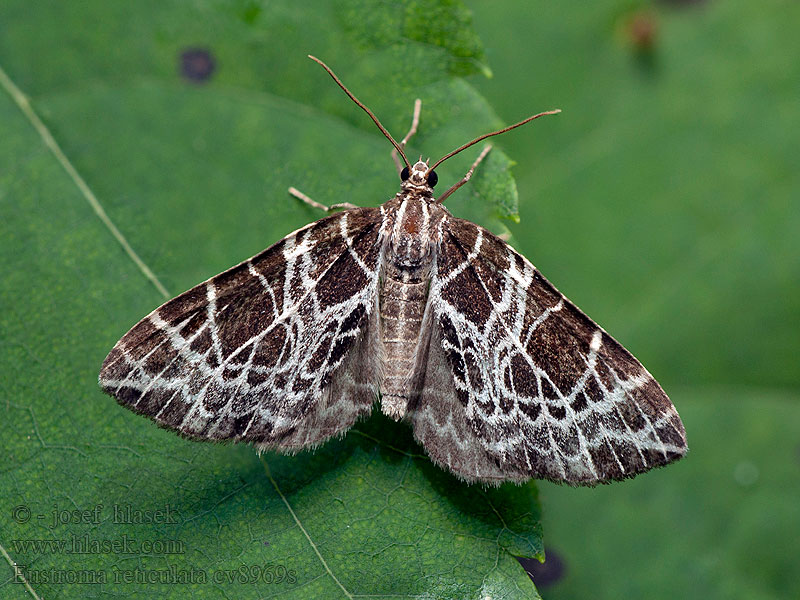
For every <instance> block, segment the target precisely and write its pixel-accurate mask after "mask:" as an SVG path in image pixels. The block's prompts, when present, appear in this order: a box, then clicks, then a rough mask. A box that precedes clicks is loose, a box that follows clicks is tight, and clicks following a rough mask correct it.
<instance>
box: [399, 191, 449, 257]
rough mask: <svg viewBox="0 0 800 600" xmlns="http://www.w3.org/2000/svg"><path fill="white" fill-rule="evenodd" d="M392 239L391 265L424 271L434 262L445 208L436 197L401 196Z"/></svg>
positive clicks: (401, 194)
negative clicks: (433, 258) (425, 267)
mask: <svg viewBox="0 0 800 600" xmlns="http://www.w3.org/2000/svg"><path fill="white" fill-rule="evenodd" d="M396 200H397V201H398V205H397V209H396V211H395V213H394V220H393V223H392V230H391V236H390V240H389V255H388V256H387V259H388V262H389V263H391V264H393V265H395V266H397V267H398V268H400V269H409V270H414V269H418V268H423V267H424V266H425V265H427V264H429V263H430V261H431V256H432V250H433V246H434V245H435V244H436V242H437V236H438V231H439V224H440V222H441V220H442V217H443V216H444V214H445V211H444V208H443V207H441V206H440V205H438V204H436V202H435V201H434V200H433V198H432V197H430V196H429V197H417V196H413V195H409V194H405V193H403V192H401V193H400V194H398V195H397V198H396Z"/></svg>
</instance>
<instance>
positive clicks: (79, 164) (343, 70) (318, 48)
mask: <svg viewBox="0 0 800 600" xmlns="http://www.w3.org/2000/svg"><path fill="white" fill-rule="evenodd" d="M400 8H402V10H401V9H399V8H398V7H397V6H390V5H386V4H385V3H382V2H315V3H314V4H313V6H307V7H306V6H302V5H298V4H297V3H290V2H270V3H261V2H255V1H251V0H248V1H240V2H232V3H231V2H218V1H213V0H207V1H204V2H197V3H191V4H189V3H186V2H178V1H174V2H156V1H150V2H136V3H109V2H103V1H95V2H82V3H79V4H74V3H73V4H69V5H66V4H63V3H50V4H45V3H40V4H37V5H35V7H34V6H32V5H31V4H30V3H29V2H25V1H22V0H13V1H12V0H10V1H8V2H4V3H3V5H2V7H0V28H2V29H1V30H0V67H2V69H3V71H4V72H5V73H6V74H7V76H8V77H7V79H3V82H2V87H3V88H4V91H3V92H0V122H1V123H2V124H3V125H2V137H1V138H0V165H2V167H1V168H0V205H1V206H2V220H1V221H0V248H2V254H3V257H4V262H5V269H4V271H3V280H2V283H0V305H2V307H3V311H0V339H2V344H0V369H2V376H1V377H0V394H2V396H1V397H0V401H2V406H3V408H4V418H5V421H6V423H5V426H4V427H3V429H2V433H0V440H1V445H2V448H3V449H4V450H5V453H6V454H5V458H6V460H5V462H4V466H3V467H2V468H0V512H2V514H3V518H2V521H0V522H2V529H1V530H0V547H2V551H0V553H2V554H3V555H4V557H5V560H6V561H7V562H8V563H9V566H8V567H7V570H6V576H5V578H3V579H2V580H0V588H2V593H0V595H3V596H4V597H5V596H9V597H26V594H29V595H30V596H33V597H36V596H38V597H43V598H51V597H59V598H94V597H101V596H102V597H105V596H108V595H114V596H115V597H124V598H152V597H164V598H184V597H187V596H191V597H197V598H230V597H236V598H264V597H272V596H275V595H279V594H280V595H282V597H291V598H327V597H331V598H343V597H352V596H357V595H387V596H392V597H411V596H414V597H429V598H484V597H487V596H490V597H493V598H530V597H536V592H535V589H534V588H533V586H532V584H531V582H530V580H529V579H528V577H527V576H526V574H525V573H524V571H523V570H522V568H521V567H520V566H519V564H518V562H517V561H516V559H515V558H514V557H515V556H539V557H541V556H542V546H541V532H540V528H539V521H538V517H539V507H538V501H537V498H536V488H535V486H534V485H533V484H530V485H526V486H522V487H517V486H504V487H501V488H499V489H492V490H488V491H487V490H484V489H482V488H481V487H479V486H466V485H463V484H461V483H459V482H458V481H456V480H455V479H454V478H453V477H451V476H450V475H448V474H446V473H445V472H443V471H441V470H440V469H438V468H436V467H434V466H432V465H431V463H430V462H429V461H428V459H427V458H425V457H424V456H422V451H421V449H420V448H419V447H418V446H417V445H416V444H415V443H414V442H413V440H412V439H411V436H410V432H409V430H408V427H407V426H405V425H398V424H395V423H393V422H389V421H387V420H386V419H384V418H382V417H381V416H380V415H376V416H374V417H373V418H372V419H371V420H369V421H366V422H365V423H362V424H361V425H359V426H358V431H355V432H353V433H351V434H350V435H348V436H347V437H346V438H344V439H343V440H336V441H333V442H331V443H329V444H327V445H325V446H324V447H323V448H322V449H320V450H318V451H317V452H315V453H301V454H299V455H297V456H293V457H280V456H276V455H273V454H267V455H264V456H262V457H260V458H259V457H257V456H256V454H255V453H254V451H253V450H252V449H251V448H248V447H244V446H215V445H208V444H200V443H195V442H190V441H186V440H182V439H180V438H179V437H177V436H175V435H174V434H172V433H169V432H166V431H163V430H160V429H158V428H157V427H155V426H154V425H153V424H152V423H151V422H149V421H148V420H146V419H142V418H140V417H137V416H135V415H133V414H132V413H130V412H128V411H126V410H123V409H122V408H120V407H119V406H117V405H116V404H115V403H114V402H113V400H111V399H110V398H108V397H106V396H104V395H103V394H102V393H101V392H100V390H99V389H98V386H97V372H98V369H99V365H100V363H101V361H102V359H103V357H104V356H105V354H106V352H107V351H108V350H109V349H110V348H111V347H112V346H113V344H114V342H115V341H116V340H117V339H118V338H119V337H120V336H121V335H122V334H123V333H124V332H125V331H126V330H127V329H128V328H129V327H130V326H131V325H132V324H134V323H135V322H136V321H137V320H138V319H139V318H140V317H141V316H143V315H144V314H146V313H147V312H149V311H150V310H151V309H153V308H154V307H156V306H157V305H158V304H160V303H161V302H162V301H163V300H164V296H163V295H162V294H160V293H159V291H158V289H157V286H156V285H153V281H151V280H150V279H148V277H147V276H146V274H145V273H144V272H143V269H142V267H141V265H137V263H136V262H135V261H134V260H133V255H134V252H135V254H136V256H138V257H139V258H140V260H141V264H142V265H146V266H147V267H148V268H149V269H151V270H152V272H153V273H154V274H155V277H157V279H158V281H159V282H161V283H162V284H163V286H164V287H165V288H166V289H167V290H169V292H170V293H177V292H180V291H182V290H184V289H187V288H188V287H190V286H191V285H193V284H195V283H196V282H198V281H200V280H202V279H204V278H206V277H208V276H210V275H213V274H215V273H216V272H219V271H221V270H223V269H225V268H227V267H228V266H231V265H233V264H235V263H237V262H239V261H241V260H242V259H244V258H246V257H248V256H251V255H253V254H255V253H256V252H258V251H260V250H261V249H263V248H264V247H266V246H268V245H269V244H271V243H273V242H275V241H277V240H278V239H280V238H281V237H282V236H283V235H285V234H286V233H288V232H289V231H292V230H293V229H296V228H297V227H300V226H302V225H304V224H305V223H307V222H309V221H310V220H314V219H316V218H319V217H320V216H321V215H320V214H318V213H316V212H315V211H313V210H311V209H310V208H309V207H307V206H305V205H302V204H300V203H298V202H297V201H295V200H293V199H292V198H291V197H289V196H288V194H287V193H286V190H287V188H288V187H289V186H290V185H294V186H296V187H298V188H301V189H302V190H303V191H305V192H306V193H308V194H309V195H311V196H312V197H314V198H315V199H317V200H319V201H321V202H324V203H333V202H340V201H351V202H354V203H357V204H363V205H376V204H379V203H381V202H383V201H385V200H386V199H388V198H390V197H391V196H392V195H393V194H394V193H396V191H397V189H398V186H397V183H398V179H397V175H396V173H395V171H394V166H393V165H392V162H391V160H390V158H389V150H390V145H389V144H388V142H387V141H386V140H385V139H384V138H383V137H382V136H381V135H380V133H379V132H377V131H376V129H375V128H374V126H373V125H372V123H371V122H370V121H369V119H368V118H367V117H366V115H364V114H363V113H362V112H361V111H360V110H359V109H358V108H357V107H355V106H354V105H352V103H350V102H349V100H348V99H347V98H346V97H345V96H344V95H343V94H342V93H341V90H339V89H338V88H337V87H336V86H335V85H334V84H333V83H332V82H331V81H330V79H329V78H328V76H327V75H326V74H325V73H324V71H322V70H321V69H320V68H319V67H318V66H317V65H315V64H314V63H313V62H311V61H309V60H308V59H307V58H306V57H305V55H306V54H307V53H313V54H315V55H317V56H319V57H321V58H323V59H324V60H326V62H328V63H329V64H330V65H331V66H332V67H334V68H335V69H336V70H337V71H338V73H339V75H340V76H341V77H342V78H343V79H344V81H345V82H346V83H347V84H348V86H350V87H351V89H352V90H353V91H354V92H355V93H356V94H357V95H358V96H359V97H360V98H361V99H362V100H363V101H365V102H366V103H367V104H368V105H370V106H371V107H372V108H373V110H374V111H375V113H376V114H378V115H380V116H381V118H382V119H383V121H384V124H385V125H386V126H387V127H388V128H389V129H390V131H392V132H393V133H394V134H395V135H396V136H397V137H401V136H402V135H403V134H404V133H405V130H406V129H407V128H408V125H409V122H410V117H411V108H412V105H413V100H414V98H416V97H421V98H422V100H423V115H422V122H421V124H420V132H419V135H418V136H417V137H416V138H414V140H413V144H412V147H411V154H412V156H413V155H414V152H415V151H418V150H417V149H418V148H420V149H421V148H426V152H431V153H435V154H433V155H432V156H433V157H434V158H436V157H437V156H438V155H441V154H444V153H445V152H447V151H449V150H451V149H452V148H453V147H455V146H456V145H458V144H460V143H463V142H464V141H466V140H468V139H470V138H471V137H473V136H475V135H477V134H479V133H482V132H485V131H487V130H489V129H490V128H492V127H495V126H497V125H499V124H500V123H499V121H498V120H497V118H496V117H495V116H494V115H493V113H492V111H491V109H490V108H489V107H488V105H487V103H486V102H485V101H484V100H483V99H482V97H481V96H480V95H479V94H477V93H476V92H475V91H474V89H473V88H472V87H471V86H470V85H469V84H467V83H466V82H465V81H464V80H463V79H460V78H459V76H461V75H464V74H468V73H477V72H479V71H485V70H486V67H485V65H484V59H483V54H482V51H481V49H480V43H479V42H478V40H477V38H476V36H475V34H474V33H473V32H472V30H471V28H470V25H469V18H468V14H467V13H466V12H465V10H464V9H463V7H462V6H461V5H460V4H459V3H455V2H433V1H427V2H417V3H410V2H409V3H406V4H405V5H404V6H403V7H400ZM431 15H433V16H435V17H436V18H435V19H432V20H428V21H426V22H425V23H424V27H423V28H422V29H416V25H415V24H416V23H417V22H418V20H419V19H422V18H423V17H425V16H431ZM367 23H369V24H371V25H369V26H367V25H366V24H367ZM381 24H391V27H388V26H387V27H385V28H383V29H381V27H379V26H380V25H381ZM415 31H416V32H417V35H411V33H413V32H415ZM187 48H205V49H207V50H208V51H209V52H210V53H211V54H212V56H213V60H214V64H215V70H214V72H213V74H212V77H211V79H210V81H208V82H207V83H205V84H199V83H189V82H186V81H185V80H183V79H182V78H181V75H180V72H179V64H180V61H179V57H180V54H181V52H182V51H183V50H185V49H187ZM17 88H18V89H19V90H21V92H18V91H17ZM23 94H24V95H23ZM25 95H26V96H25ZM28 102H30V104H28ZM39 118H40V119H41V122H40V121H38V119H39ZM51 135H52V139H51V138H50V136H51ZM56 145H57V146H56ZM478 151H479V149H478V148H476V149H475V152H474V153H469V152H466V153H464V155H461V156H459V157H457V158H454V159H453V160H452V161H448V163H447V164H445V165H444V166H443V168H442V169H441V170H440V172H439V175H440V179H442V181H443V183H446V182H447V181H456V180H457V179H458V178H459V177H460V176H461V175H463V173H464V172H465V171H466V169H467V167H468V166H469V164H470V162H471V161H472V160H473V159H474V156H475V155H477V152H478ZM61 152H63V155H62V154H60V153H61ZM489 156H490V158H489V159H488V160H489V162H487V163H486V166H487V169H486V172H485V173H484V174H483V175H481V176H480V178H479V177H477V176H476V180H477V182H478V183H479V185H476V186H474V187H470V188H469V190H467V189H465V190H462V191H460V192H459V193H458V194H456V195H455V196H454V197H453V202H452V203H450V202H449V201H448V205H449V206H450V208H451V210H452V211H453V212H454V213H455V214H456V215H458V216H462V217H465V218H469V219H471V220H474V221H477V222H480V223H482V224H485V225H487V226H490V227H495V228H500V227H501V225H500V222H499V221H498V220H497V219H496V217H497V216H498V215H505V216H513V215H515V214H516V190H515V188H514V184H513V180H512V179H511V178H510V176H509V175H508V171H507V166H508V165H509V164H510V163H509V160H508V158H507V157H505V156H504V155H503V154H502V153H501V152H499V151H497V152H493V153H492V154H490V155H489ZM70 169H74V171H72V172H71V171H70ZM90 190H91V191H90ZM504 190H505V193H503V191H504ZM92 194H93V195H94V196H96V199H97V201H98V203H99V204H98V205H97V206H93V205H92V202H93V198H94V196H93V195H92ZM101 207H102V208H101ZM103 211H104V213H105V214H107V216H108V218H109V219H110V221H111V222H113V223H114V224H116V226H117V227H118V229H119V232H120V236H122V237H124V239H125V240H126V241H127V243H129V245H130V251H126V249H124V248H123V247H121V245H120V243H119V241H118V239H115V236H114V235H113V234H112V232H111V230H110V228H109V226H108V224H107V223H105V222H104V221H103V220H102V219H101V218H100V217H101V214H102V213H103ZM15 507H22V508H18V509H17V512H14V510H15ZM26 510H27V511H29V514H28V517H29V518H28V519H26V518H24V514H25V511H26ZM19 511H22V512H21V513H20V512H19ZM137 511H138V512H137ZM130 517H134V522H128V521H130ZM136 518H138V519H139V520H140V521H141V520H142V519H143V520H144V521H145V522H137V521H136ZM54 519H55V521H54ZM61 542H63V543H64V544H66V545H67V546H68V548H67V547H61V548H59V547H57V546H49V547H46V548H45V547H42V546H41V544H53V543H56V544H57V543H61ZM32 543H33V544H36V543H38V544H40V546H39V547H38V548H37V547H35V546H31V545H30V544H32ZM148 545H149V546H153V547H149V546H148ZM12 562H16V563H17V564H18V565H22V567H19V569H21V570H18V571H15V570H14V568H12V566H11V563H12ZM215 577H218V578H221V579H219V580H216V579H215ZM176 579H177V580H178V582H179V583H180V584H179V585H176V584H175V580H176ZM19 581H24V583H19ZM92 583H95V585H93V584H92Z"/></svg>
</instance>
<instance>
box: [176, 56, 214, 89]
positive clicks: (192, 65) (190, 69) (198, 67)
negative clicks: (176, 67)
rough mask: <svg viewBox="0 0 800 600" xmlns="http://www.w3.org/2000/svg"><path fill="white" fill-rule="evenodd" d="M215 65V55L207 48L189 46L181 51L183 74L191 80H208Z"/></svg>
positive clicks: (181, 69)
mask: <svg viewBox="0 0 800 600" xmlns="http://www.w3.org/2000/svg"><path fill="white" fill-rule="evenodd" d="M215 67H216V64H215V62H214V57H213V56H212V55H211V52H209V51H208V50H206V49H205V48H187V49H186V50H184V51H183V52H181V65H180V71H181V75H183V77H184V78H185V79H188V80H189V81H194V82H198V83H200V82H204V81H208V80H209V79H211V75H212V74H213V73H214V69H215Z"/></svg>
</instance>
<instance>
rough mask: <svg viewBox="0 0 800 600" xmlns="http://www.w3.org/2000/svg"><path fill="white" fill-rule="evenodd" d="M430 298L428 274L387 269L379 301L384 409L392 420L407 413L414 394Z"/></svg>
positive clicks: (382, 399)
mask: <svg viewBox="0 0 800 600" xmlns="http://www.w3.org/2000/svg"><path fill="white" fill-rule="evenodd" d="M427 297H428V280H427V277H422V276H420V275H415V274H412V273H409V272H408V271H405V270H401V269H396V268H391V267H389V268H388V269H387V273H386V278H385V279H384V284H383V289H382V290H381V304H380V311H381V334H382V337H383V347H384V361H385V363H384V378H383V384H382V386H381V410H383V412H384V413H385V414H387V415H389V416H390V417H392V418H393V419H400V418H402V417H403V416H404V415H405V412H406V406H407V405H408V402H409V399H410V398H411V395H412V393H413V390H412V384H411V376H412V374H413V370H414V352H415V350H416V347H417V340H418V339H419V334H420V329H421V327H422V315H423V313H424V312H425V302H426V300H427Z"/></svg>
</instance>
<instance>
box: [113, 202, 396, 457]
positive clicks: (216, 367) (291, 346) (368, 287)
mask: <svg viewBox="0 0 800 600" xmlns="http://www.w3.org/2000/svg"><path fill="white" fill-rule="evenodd" d="M381 224H382V216H381V212H380V209H378V208H358V209H353V210H348V211H344V212H342V213H339V214H335V215H332V216H329V217H326V218H324V219H321V220H319V221H317V222H316V223H312V224H310V225H308V226H306V227H304V228H302V229H300V230H298V231H296V232H294V233H292V234H290V235H288V236H286V237H285V238H283V239H282V240H281V241H279V242H278V243H276V244H274V245H273V246H271V247H270V248H268V249H266V250H264V251H263V252H262V253H260V254H258V255H256V256H254V257H253V258H251V259H249V260H247V261H245V262H243V263H241V264H240V265H237V266H235V267H233V268H231V269H229V270H227V271H225V272H224V273H221V274H219V275H217V276H215V277H212V278H211V279H209V280H208V281H206V282H204V283H201V284H199V285H197V286H195V287H194V288H192V289H191V290H189V291H187V292H184V293H183V294H181V295H180V296H178V297H176V298H173V299H172V300H170V301H169V302H167V303H165V304H164V305H163V306H161V307H159V308H157V309H156V310H154V311H153V312H152V313H151V314H150V315H148V316H147V317H145V318H144V319H142V320H141V321H140V322H139V323H138V324H137V325H135V326H134V327H133V328H132V329H131V330H130V331H129V332H128V333H127V334H125V336H124V337H123V338H122V339H121V340H120V341H119V342H118V343H117V345H116V346H114V349H113V350H111V352H110V353H109V355H108V357H107V358H106V360H105V361H104V363H103V367H102V370H101V372H100V384H101V385H102V387H103V389H104V390H105V391H106V392H107V393H109V394H111V395H112V396H114V397H115V398H116V399H117V400H118V401H119V402H120V404H122V405H123V406H126V407H127V408H129V409H131V410H133V411H134V412H137V413H140V414H143V415H146V416H148V417H150V418H151V419H153V420H154V421H156V422H157V423H158V424H159V425H161V426H162V427H166V428H169V429H173V430H177V431H178V432H179V433H182V434H184V435H186V436H189V437H192V438H198V439H208V440H234V441H248V442H253V443H255V444H257V445H258V446H259V447H262V448H276V449H279V450H283V451H294V450H298V449H300V448H303V447H306V446H314V445H317V444H320V443H321V442H323V441H324V440H325V439H327V438H329V437H331V436H332V435H335V434H337V433H341V432H343V431H344V430H346V429H347V428H348V427H350V426H351V425H352V424H353V423H354V422H355V420H356V419H357V418H358V417H359V416H361V415H365V414H368V413H369V411H370V408H371V405H372V403H373V402H374V401H375V398H376V386H377V385H378V383H379V372H378V368H379V364H378V353H377V352H376V345H377V344H378V343H379V341H378V338H377V336H378V335H379V326H378V323H377V314H378V310H377V306H378V293H377V288H378V281H379V274H380V261H381V231H380V229H381Z"/></svg>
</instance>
